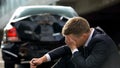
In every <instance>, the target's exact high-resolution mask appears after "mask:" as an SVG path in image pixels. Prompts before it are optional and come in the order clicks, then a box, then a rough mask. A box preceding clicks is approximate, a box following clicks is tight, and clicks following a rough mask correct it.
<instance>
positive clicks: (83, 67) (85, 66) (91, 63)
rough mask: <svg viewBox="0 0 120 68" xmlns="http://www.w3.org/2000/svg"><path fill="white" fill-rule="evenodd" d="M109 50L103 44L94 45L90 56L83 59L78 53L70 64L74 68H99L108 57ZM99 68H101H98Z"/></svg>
mask: <svg viewBox="0 0 120 68" xmlns="http://www.w3.org/2000/svg"><path fill="white" fill-rule="evenodd" d="M108 50H109V48H108V47H107V45H106V44H105V43H104V41H103V42H100V43H96V44H95V46H94V48H93V50H92V52H91V53H90V55H89V56H88V57H87V58H85V57H83V56H82V55H81V53H80V52H79V51H77V52H75V53H74V54H73V56H72V59H71V60H72V62H73V63H74V64H75V66H76V68H99V67H100V66H101V64H102V63H103V62H104V61H105V60H106V58H107V57H108ZM100 68H101V67H100Z"/></svg>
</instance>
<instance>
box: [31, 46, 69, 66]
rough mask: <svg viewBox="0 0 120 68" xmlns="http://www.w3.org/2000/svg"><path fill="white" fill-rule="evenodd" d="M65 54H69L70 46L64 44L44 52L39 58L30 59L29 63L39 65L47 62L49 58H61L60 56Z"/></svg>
mask: <svg viewBox="0 0 120 68" xmlns="http://www.w3.org/2000/svg"><path fill="white" fill-rule="evenodd" d="M67 54H71V51H70V48H69V47H68V46H66V45H65V46H61V47H58V48H56V49H53V50H51V51H50V52H48V53H47V54H45V55H44V56H42V57H40V58H33V59H32V60H31V61H30V65H31V66H37V65H40V64H42V63H44V62H48V61H51V60H55V59H58V58H61V57H62V56H65V55H67Z"/></svg>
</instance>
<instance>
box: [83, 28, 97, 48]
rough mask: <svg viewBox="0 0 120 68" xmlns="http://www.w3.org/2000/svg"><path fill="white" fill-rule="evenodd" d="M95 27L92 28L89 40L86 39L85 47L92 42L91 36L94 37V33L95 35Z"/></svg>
mask: <svg viewBox="0 0 120 68" xmlns="http://www.w3.org/2000/svg"><path fill="white" fill-rule="evenodd" d="M94 30H95V29H94V28H92V30H91V33H90V36H89V37H88V40H87V41H86V43H85V45H84V46H85V47H87V46H88V43H89V42H90V40H91V38H92V35H93V32H94Z"/></svg>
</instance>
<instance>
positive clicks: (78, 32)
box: [62, 17, 90, 45]
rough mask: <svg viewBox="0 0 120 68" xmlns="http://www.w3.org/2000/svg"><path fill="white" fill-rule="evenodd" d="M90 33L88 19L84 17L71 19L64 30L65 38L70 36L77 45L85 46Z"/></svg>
mask: <svg viewBox="0 0 120 68" xmlns="http://www.w3.org/2000/svg"><path fill="white" fill-rule="evenodd" d="M89 33H90V26H89V23H88V21H87V20H86V19H84V18H82V17H73V18H70V19H69V20H68V21H67V22H66V24H65V25H64V27H63V29H62V34H63V36H65V38H66V36H70V37H71V39H73V40H75V41H76V43H77V45H83V44H84V43H85V41H86V40H87V38H88V35H89Z"/></svg>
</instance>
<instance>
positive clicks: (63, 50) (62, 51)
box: [48, 45, 71, 60]
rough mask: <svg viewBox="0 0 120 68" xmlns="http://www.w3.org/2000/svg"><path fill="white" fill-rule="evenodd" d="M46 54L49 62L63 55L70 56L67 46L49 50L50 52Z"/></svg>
mask: <svg viewBox="0 0 120 68" xmlns="http://www.w3.org/2000/svg"><path fill="white" fill-rule="evenodd" d="M48 54H49V55H50V58H51V60H55V59H58V58H61V57H63V56H65V55H68V54H71V51H70V48H69V47H68V46H67V45H63V46H61V47H58V48H55V49H53V50H51V51H50V52H48Z"/></svg>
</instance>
